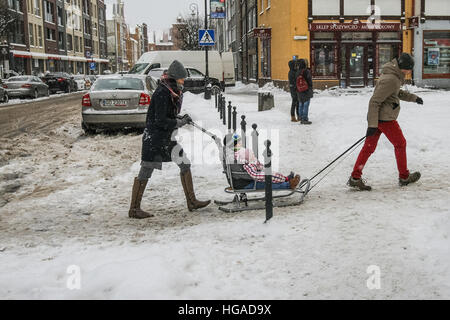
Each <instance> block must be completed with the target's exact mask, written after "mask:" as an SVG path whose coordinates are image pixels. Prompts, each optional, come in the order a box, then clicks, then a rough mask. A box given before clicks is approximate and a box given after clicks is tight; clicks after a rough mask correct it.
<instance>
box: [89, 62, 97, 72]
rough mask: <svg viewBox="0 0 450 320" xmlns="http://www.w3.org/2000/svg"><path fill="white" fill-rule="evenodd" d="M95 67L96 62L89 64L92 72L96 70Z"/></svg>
mask: <svg viewBox="0 0 450 320" xmlns="http://www.w3.org/2000/svg"><path fill="white" fill-rule="evenodd" d="M95 66H96V64H95V62H89V68H90V69H91V70H95Z"/></svg>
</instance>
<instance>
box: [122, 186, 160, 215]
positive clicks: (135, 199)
mask: <svg viewBox="0 0 450 320" xmlns="http://www.w3.org/2000/svg"><path fill="white" fill-rule="evenodd" d="M147 182H148V180H143V181H140V180H139V179H138V178H134V184H133V193H132V194H131V205H130V211H128V216H129V217H130V218H133V219H145V218H151V217H154V215H153V214H150V213H148V212H145V211H143V210H141V200H142V195H143V194H144V190H145V187H146V186H147Z"/></svg>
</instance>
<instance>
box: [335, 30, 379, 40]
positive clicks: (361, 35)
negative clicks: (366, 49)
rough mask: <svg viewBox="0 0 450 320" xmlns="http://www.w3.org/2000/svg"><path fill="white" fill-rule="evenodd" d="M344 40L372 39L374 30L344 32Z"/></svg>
mask: <svg viewBox="0 0 450 320" xmlns="http://www.w3.org/2000/svg"><path fill="white" fill-rule="evenodd" d="M342 40H346V41H370V40H372V32H342Z"/></svg>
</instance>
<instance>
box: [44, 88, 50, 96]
mask: <svg viewBox="0 0 450 320" xmlns="http://www.w3.org/2000/svg"><path fill="white" fill-rule="evenodd" d="M45 96H46V97H50V89H47V93H46V94H45Z"/></svg>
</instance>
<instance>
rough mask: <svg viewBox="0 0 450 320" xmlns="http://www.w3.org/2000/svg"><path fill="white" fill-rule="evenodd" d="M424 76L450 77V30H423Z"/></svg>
mask: <svg viewBox="0 0 450 320" xmlns="http://www.w3.org/2000/svg"><path fill="white" fill-rule="evenodd" d="M423 76H424V78H434V77H436V78H440V77H446V78H447V77H450V31H424V32H423Z"/></svg>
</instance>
